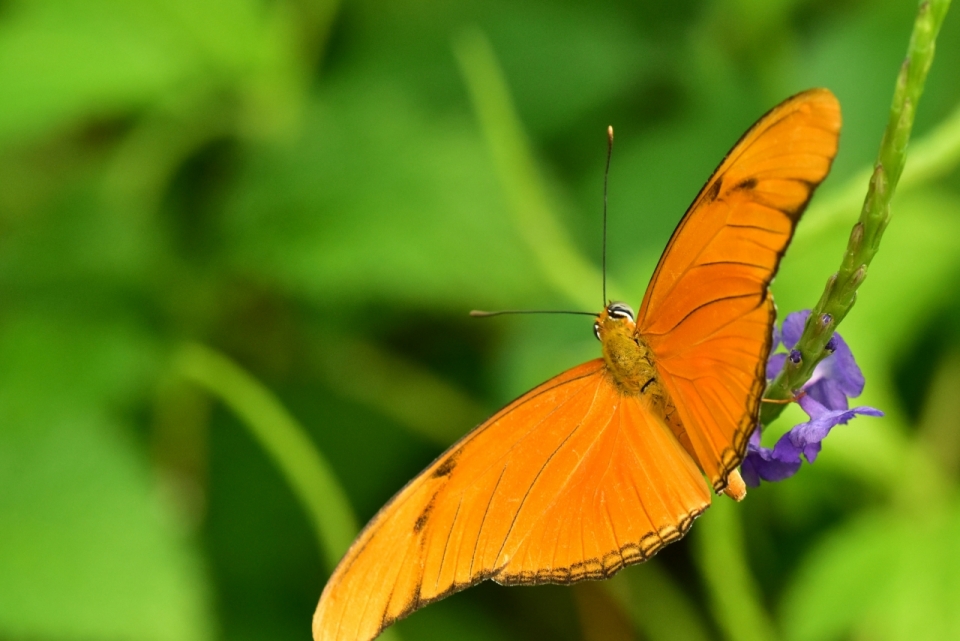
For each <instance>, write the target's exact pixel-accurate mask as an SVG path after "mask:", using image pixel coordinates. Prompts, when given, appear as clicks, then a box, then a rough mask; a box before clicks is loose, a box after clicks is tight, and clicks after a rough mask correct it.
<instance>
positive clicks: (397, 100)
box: [223, 80, 538, 311]
mask: <svg viewBox="0 0 960 641" xmlns="http://www.w3.org/2000/svg"><path fill="white" fill-rule="evenodd" d="M384 105H389V107H388V108H386V109H384V108H383V106H384ZM307 123H308V124H307V126H306V128H305V130H304V132H303V134H302V136H301V137H300V138H299V139H298V140H297V141H296V142H295V143H294V144H292V145H290V146H289V147H283V148H278V149H273V150H264V151H263V152H262V153H260V154H259V155H258V156H257V157H255V158H254V159H253V160H252V161H251V163H250V164H249V166H248V167H247V168H246V170H245V171H244V175H243V176H242V177H241V184H242V187H241V189H240V190H239V191H238V193H237V194H236V196H235V197H234V198H233V199H232V200H231V202H230V203H229V204H228V206H227V213H226V215H225V217H224V221H223V234H224V237H225V247H226V249H225V252H226V254H227V260H228V261H229V263H230V264H231V265H232V266H233V267H234V268H236V269H239V270H241V271H243V272H246V273H249V274H251V275H253V276H255V277H256V278H258V279H262V280H266V281H268V282H273V283H276V284H278V285H279V286H280V287H282V288H283V289H285V290H288V291H291V292H293V293H295V294H296V295H299V296H303V297H305V298H308V299H311V300H316V301H322V302H323V303H324V304H325V305H331V304H338V303H348V304H351V305H356V304H361V303H363V302H365V301H373V302H376V303H377V304H385V303H387V302H388V301H409V302H412V303H414V304H417V305H423V304H433V305H439V306H442V307H444V306H445V307H452V306H456V307H459V308H460V309H463V310H464V311H466V310H468V309H470V307H471V306H477V307H480V306H483V305H484V301H498V302H500V303H501V304H502V302H503V301H514V302H518V301H521V300H523V299H524V298H525V297H527V296H528V295H529V294H530V293H531V292H532V291H535V290H536V289H537V286H536V283H537V282H538V281H537V280H536V278H535V273H534V270H533V268H532V267H531V265H530V260H529V257H528V254H529V251H528V250H527V249H526V248H525V247H524V245H523V244H522V243H521V242H520V241H519V239H518V238H517V234H516V233H515V232H514V230H513V229H512V227H511V226H510V223H509V220H508V217H507V214H506V212H505V210H504V204H503V202H502V199H501V196H500V190H499V188H498V186H497V184H496V180H495V177H494V175H493V171H492V169H491V167H490V164H489V159H488V157H487V152H486V149H485V146H484V144H483V142H482V140H481V139H480V137H479V135H478V134H477V132H476V131H475V128H474V125H473V124H472V122H471V121H470V119H469V118H468V117H467V116H466V115H463V116H456V117H439V118H438V117H436V116H433V115H431V114H428V113H427V112H425V111H424V110H423V109H421V108H420V107H419V106H418V105H417V104H416V102H415V99H414V97H413V96H411V95H409V94H408V93H407V92H405V91H404V90H402V89H400V88H398V87H397V86H395V85H394V84H393V83H391V82H389V81H384V80H376V81H371V80H364V81H352V82H344V83H341V84H339V85H336V86H333V87H330V88H329V89H328V90H327V91H326V92H324V93H323V95H321V96H320V97H318V99H317V100H316V101H315V102H314V104H313V105H312V106H311V108H310V110H309V113H308V115H307ZM357 150H362V152H363V153H356V152H357Z"/></svg>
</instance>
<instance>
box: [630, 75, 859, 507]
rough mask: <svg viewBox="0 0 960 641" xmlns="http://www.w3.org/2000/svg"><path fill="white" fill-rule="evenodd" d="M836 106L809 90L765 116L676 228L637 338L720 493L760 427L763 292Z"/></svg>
mask: <svg viewBox="0 0 960 641" xmlns="http://www.w3.org/2000/svg"><path fill="white" fill-rule="evenodd" d="M839 133H840V106H839V104H838V103H837V100H836V98H835V97H834V96H833V94H832V93H830V92H829V91H827V90H825V89H813V90H810V91H806V92H804V93H801V94H798V95H796V96H794V97H792V98H789V99H787V100H786V101H784V102H782V103H781V104H780V105H778V106H777V107H775V108H774V109H772V110H771V111H770V112H768V113H767V114H766V115H765V116H764V117H762V118H761V119H760V120H759V121H758V122H757V123H756V124H755V125H754V126H753V127H752V128H751V129H750V130H749V131H748V132H747V133H746V134H744V136H743V137H742V138H741V139H740V141H739V142H738V143H737V144H736V145H735V146H734V148H733V149H732V150H731V151H730V153H729V154H727V157H726V158H725V159H724V160H723V162H722V163H721V164H720V166H719V167H718V168H717V170H716V171H715V172H714V174H713V175H712V176H711V177H710V180H708V181H707V183H706V185H704V187H703V189H702V190H701V191H700V194H699V195H698V196H697V198H696V199H695V200H694V203H693V205H691V207H690V209H689V210H688V211H687V213H686V214H685V215H684V217H683V219H682V220H681V221H680V224H679V225H678V227H677V229H676V231H674V233H673V237H672V238H671V239H670V242H669V244H668V245H667V248H666V250H664V253H663V255H662V256H661V258H660V263H659V265H658V266H657V269H656V271H655V272H654V275H653V278H652V279H651V280H650V284H649V286H648V287H647V291H646V294H645V296H644V299H643V303H642V305H641V307H640V311H639V313H638V315H637V332H638V334H639V335H640V336H641V337H642V338H643V340H644V341H645V342H646V343H647V344H648V345H649V346H650V348H651V349H652V350H653V352H654V354H655V356H656V363H657V369H658V372H659V374H660V376H661V378H662V380H663V384H664V387H665V388H666V391H667V392H668V394H669V395H670V397H671V399H672V401H673V403H674V405H675V406H676V411H677V415H678V417H679V419H680V421H681V422H682V424H683V427H684V429H685V430H686V433H687V437H688V438H689V439H690V441H689V442H690V443H692V447H693V450H694V451H693V452H691V454H693V455H694V457H695V458H696V460H697V462H698V463H699V464H700V467H701V468H702V469H703V471H704V472H705V473H706V475H707V477H708V478H709V479H710V481H711V483H712V484H713V486H714V488H715V489H716V490H718V491H719V490H721V489H723V488H724V487H725V485H726V479H727V475H728V474H729V473H730V471H731V470H733V469H734V468H735V467H736V466H737V465H739V464H740V461H741V459H742V457H743V453H744V450H745V448H746V443H747V439H748V438H749V436H750V434H751V433H752V432H753V429H754V428H755V427H756V421H757V416H758V412H759V405H760V397H761V394H762V393H763V386H764V375H763V372H764V366H765V363H766V359H767V356H768V353H769V351H770V343H771V333H770V332H771V325H772V323H773V319H774V314H775V311H774V307H773V301H772V299H771V297H770V296H769V291H768V286H769V284H770V282H771V281H772V279H773V277H774V275H775V274H776V271H777V268H778V266H779V264H780V258H781V257H782V256H783V253H784V252H785V251H786V248H787V245H788V244H789V243H790V239H791V237H792V236H793V231H794V228H795V227H796V224H797V221H798V220H799V218H800V215H801V214H802V213H803V210H804V209H805V208H806V206H807V203H808V202H809V201H810V198H811V196H812V195H813V192H814V190H815V189H816V187H817V186H818V185H819V184H820V182H821V181H822V180H823V179H824V178H825V177H826V175H827V173H828V172H829V170H830V165H831V163H832V161H833V157H834V155H835V154H836V151H837V143H838V138H839Z"/></svg>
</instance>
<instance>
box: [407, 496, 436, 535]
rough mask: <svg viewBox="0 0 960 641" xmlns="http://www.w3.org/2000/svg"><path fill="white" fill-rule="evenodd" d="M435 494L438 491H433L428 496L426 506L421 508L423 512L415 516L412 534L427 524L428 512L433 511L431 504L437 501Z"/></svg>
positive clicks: (418, 532)
mask: <svg viewBox="0 0 960 641" xmlns="http://www.w3.org/2000/svg"><path fill="white" fill-rule="evenodd" d="M437 494H438V493H434V495H433V496H431V497H430V501H429V502H428V503H427V507H425V508H423V512H421V513H420V516H418V517H417V520H416V522H415V523H414V524H413V533H414V534H420V532H421V531H422V530H423V528H424V526H426V525H427V521H428V520H429V519H430V513H431V512H433V504H434V503H436V502H437Z"/></svg>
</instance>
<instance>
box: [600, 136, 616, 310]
mask: <svg viewBox="0 0 960 641" xmlns="http://www.w3.org/2000/svg"><path fill="white" fill-rule="evenodd" d="M612 155H613V125H608V126H607V167H606V169H604V170H603V305H602V307H606V305H607V182H608V181H609V178H610V156H612Z"/></svg>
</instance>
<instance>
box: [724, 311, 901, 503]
mask: <svg viewBox="0 0 960 641" xmlns="http://www.w3.org/2000/svg"><path fill="white" fill-rule="evenodd" d="M809 316H810V310H804V311H800V312H794V313H793V314H790V315H789V316H787V318H786V319H785V320H784V321H783V331H782V332H778V331H777V329H776V327H774V330H773V348H772V350H771V351H773V350H776V348H777V347H778V346H779V344H780V342H781V341H782V342H783V346H784V347H786V348H787V349H788V350H790V351H789V353H786V352H780V353H777V354H772V355H771V356H770V358H769V360H768V361H767V378H768V379H770V380H773V379H774V378H776V376H777V374H779V373H780V370H782V369H783V367H784V364H785V363H786V362H787V359H788V358H789V359H790V360H791V361H792V362H794V363H797V362H799V360H800V352H799V351H797V350H796V349H794V346H795V345H796V344H797V342H798V341H799V340H800V335H801V334H802V333H803V327H804V325H805V324H806V322H807V318H808V317H809ZM820 322H821V324H822V325H823V326H824V327H826V326H827V325H829V324H830V323H832V322H833V319H831V318H830V316H829V315H827V314H824V315H823V316H822V317H821V318H820ZM827 350H828V351H830V352H832V353H831V354H830V355H829V356H827V357H826V358H825V359H823V360H822V361H821V362H820V363H819V364H818V365H817V367H816V369H815V370H814V372H813V376H812V377H811V378H810V380H809V381H808V382H807V384H806V385H804V386H803V389H802V390H801V391H800V392H799V393H798V396H799V404H800V407H801V408H803V411H804V412H806V413H807V415H808V416H809V417H810V420H809V421H807V422H805V423H800V424H799V425H796V426H794V427H793V429H791V430H790V431H789V432H787V433H786V434H784V435H783V436H781V437H780V439H779V440H778V441H777V443H776V445H774V446H773V449H769V448H765V447H763V446H762V445H760V432H761V426H759V425H758V426H757V429H756V430H755V431H754V433H753V435H752V436H751V437H750V441H749V442H748V443H747V454H746V456H745V457H744V459H743V463H742V464H741V468H740V471H741V473H742V475H743V480H744V481H745V482H746V484H747V485H749V486H751V487H756V486H757V485H760V481H761V479H762V480H764V481H782V480H783V479H786V478H789V477H791V476H793V475H794V474H796V473H797V470H799V469H800V464H801V462H802V459H801V455H802V456H803V458H806V459H807V461H808V462H810V463H813V462H814V461H815V460H816V458H817V455H818V454H819V453H820V448H821V443H822V442H823V439H825V438H826V437H827V434H829V433H830V430H831V429H833V428H834V427H836V426H837V425H843V424H846V423H847V422H848V421H849V420H850V419H851V418H853V417H854V416H856V415H858V414H861V415H864V416H883V412H881V411H880V410H878V409H875V408H873V407H866V406H862V407H854V408H853V409H850V405H849V402H848V397H854V396H859V395H860V393H861V392H863V385H864V380H863V373H862V372H861V371H860V368H859V367H858V366H857V362H856V360H854V358H853V353H852V352H851V351H850V348H849V347H848V346H847V343H846V342H845V341H844V340H843V338H841V337H840V335H839V334H834V335H833V337H832V338H831V339H830V340H829V342H828V343H827Z"/></svg>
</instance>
